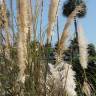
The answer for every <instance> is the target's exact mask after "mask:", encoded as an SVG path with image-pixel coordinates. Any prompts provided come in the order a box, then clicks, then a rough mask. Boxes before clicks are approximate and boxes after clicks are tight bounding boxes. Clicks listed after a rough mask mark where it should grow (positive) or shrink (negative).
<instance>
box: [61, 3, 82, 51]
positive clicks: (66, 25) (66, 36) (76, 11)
mask: <svg viewBox="0 0 96 96" xmlns="http://www.w3.org/2000/svg"><path fill="white" fill-rule="evenodd" d="M80 10H82V5H79V6H77V7H76V8H75V10H74V11H73V12H72V13H71V14H70V16H69V17H68V19H67V22H66V24H65V26H64V30H63V33H62V35H61V38H60V44H59V49H60V50H61V51H62V50H64V48H65V47H64V46H65V42H66V39H67V38H68V32H69V27H70V25H71V23H72V21H73V20H74V17H75V16H76V15H77V13H78V12H80Z"/></svg>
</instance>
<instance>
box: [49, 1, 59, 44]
mask: <svg viewBox="0 0 96 96" xmlns="http://www.w3.org/2000/svg"><path fill="white" fill-rule="evenodd" d="M58 4H59V0H51V4H50V7H49V8H50V9H49V16H48V21H49V22H48V29H47V39H48V43H50V39H51V36H52V30H53V27H54V25H55V21H56V15H57V10H58Z"/></svg>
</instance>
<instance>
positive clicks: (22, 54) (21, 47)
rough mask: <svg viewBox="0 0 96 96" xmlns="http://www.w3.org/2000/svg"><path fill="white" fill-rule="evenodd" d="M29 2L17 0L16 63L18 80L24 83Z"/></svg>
mask: <svg viewBox="0 0 96 96" xmlns="http://www.w3.org/2000/svg"><path fill="white" fill-rule="evenodd" d="M28 7H29V2H28V0H19V20H18V21H19V24H20V26H19V31H20V32H19V40H18V63H19V69H20V72H19V78H18V79H19V80H20V81H21V82H23V83H24V81H25V72H24V71H25V69H26V64H27V39H28V32H29V24H30V21H29V14H28V13H29V9H28Z"/></svg>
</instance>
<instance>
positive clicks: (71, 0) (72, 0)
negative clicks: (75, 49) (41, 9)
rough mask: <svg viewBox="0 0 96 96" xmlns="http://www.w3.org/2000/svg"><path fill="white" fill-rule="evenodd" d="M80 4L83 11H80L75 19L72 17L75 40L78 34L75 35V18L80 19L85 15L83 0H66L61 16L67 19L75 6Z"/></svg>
mask: <svg viewBox="0 0 96 96" xmlns="http://www.w3.org/2000/svg"><path fill="white" fill-rule="evenodd" d="M80 4H82V7H83V10H81V11H80V12H79V13H78V14H77V15H76V16H75V17H74V26H75V32H76V40H78V33H77V20H76V18H77V17H78V18H82V17H84V16H85V15H86V5H85V2H84V1H83V0H68V1H66V2H65V3H64V5H63V15H64V16H65V17H68V16H69V15H70V14H71V13H72V11H73V10H74V9H75V8H76V6H77V5H80Z"/></svg>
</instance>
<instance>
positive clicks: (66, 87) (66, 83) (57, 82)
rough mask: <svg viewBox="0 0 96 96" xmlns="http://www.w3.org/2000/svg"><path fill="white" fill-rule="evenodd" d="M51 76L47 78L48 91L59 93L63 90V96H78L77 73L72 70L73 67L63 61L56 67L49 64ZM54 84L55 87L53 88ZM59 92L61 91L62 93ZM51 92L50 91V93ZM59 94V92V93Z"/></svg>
mask: <svg viewBox="0 0 96 96" xmlns="http://www.w3.org/2000/svg"><path fill="white" fill-rule="evenodd" d="M49 69H50V72H49V73H50V74H49V75H48V77H47V87H48V90H55V89H54V88H56V90H55V91H58V90H59V89H60V88H61V89H60V90H62V91H63V92H62V94H63V95H66V94H67V95H68V96H76V95H77V93H76V91H75V89H76V83H75V72H74V71H73V70H72V66H71V65H69V64H67V63H65V62H64V61H62V62H61V63H60V64H58V65H56V66H54V65H52V64H49ZM52 84H53V87H52ZM51 87H52V88H53V89H52V88H51ZM60 90H59V91H60ZM49 92H50V91H49ZM57 93H59V92H57ZM49 94H50V93H49Z"/></svg>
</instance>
